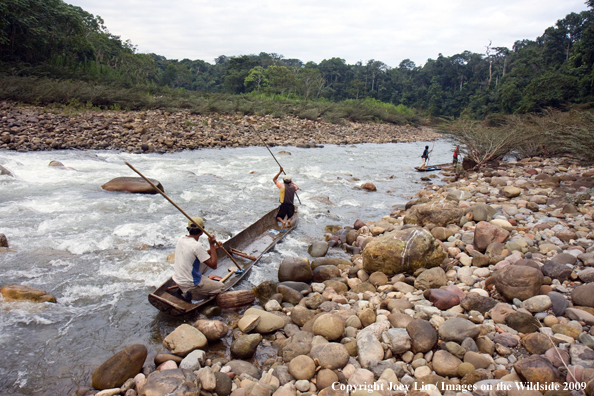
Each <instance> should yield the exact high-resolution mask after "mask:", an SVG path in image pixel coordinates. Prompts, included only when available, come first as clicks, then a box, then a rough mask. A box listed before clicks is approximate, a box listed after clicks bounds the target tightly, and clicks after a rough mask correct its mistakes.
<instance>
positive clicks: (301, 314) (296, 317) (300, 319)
mask: <svg viewBox="0 0 594 396" xmlns="http://www.w3.org/2000/svg"><path fill="white" fill-rule="evenodd" d="M314 316H315V313H314V311H311V310H309V309H307V308H306V307H304V306H301V305H298V306H296V307H295V308H293V310H292V311H291V320H292V321H293V322H294V323H295V324H296V325H297V326H299V327H303V326H304V325H305V323H307V322H308V321H310V320H312V319H313V318H314Z"/></svg>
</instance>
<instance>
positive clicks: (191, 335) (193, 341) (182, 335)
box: [163, 324, 207, 357]
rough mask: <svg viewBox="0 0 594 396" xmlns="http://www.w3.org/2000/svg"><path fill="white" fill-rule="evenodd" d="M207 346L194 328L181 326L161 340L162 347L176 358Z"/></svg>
mask: <svg viewBox="0 0 594 396" xmlns="http://www.w3.org/2000/svg"><path fill="white" fill-rule="evenodd" d="M206 344H207V339H206V337H205V336H204V334H202V332H200V330H198V329H197V328H195V327H192V326H190V325H189V324H182V325H180V326H179V327H178V328H176V329H175V330H173V332H172V333H171V334H169V335H168V336H167V337H165V339H164V340H163V347H164V348H165V349H168V350H170V351H171V353H173V354H174V355H177V356H182V357H184V356H186V355H187V354H188V353H190V352H192V351H193V350H194V349H201V348H203V347H204V346H206Z"/></svg>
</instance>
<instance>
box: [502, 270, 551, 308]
mask: <svg viewBox="0 0 594 396" xmlns="http://www.w3.org/2000/svg"><path fill="white" fill-rule="evenodd" d="M543 278H544V277H543V275H542V272H541V271H539V270H537V269H536V268H532V267H528V266H523V265H521V266H518V265H508V266H506V267H504V268H503V269H501V270H499V271H497V273H496V274H495V275H494V281H495V287H496V288H497V291H498V292H499V294H501V296H503V298H505V299H506V300H507V301H512V300H513V299H514V298H518V299H519V300H521V301H524V300H527V299H529V298H530V297H534V296H536V295H537V294H539V293H540V287H541V286H542V282H543Z"/></svg>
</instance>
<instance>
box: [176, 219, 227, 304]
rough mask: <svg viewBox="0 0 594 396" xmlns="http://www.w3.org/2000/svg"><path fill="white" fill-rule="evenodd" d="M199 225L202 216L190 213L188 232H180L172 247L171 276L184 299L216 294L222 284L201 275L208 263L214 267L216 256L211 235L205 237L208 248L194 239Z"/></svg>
mask: <svg viewBox="0 0 594 396" xmlns="http://www.w3.org/2000/svg"><path fill="white" fill-rule="evenodd" d="M198 226H199V227H198ZM203 229H204V220H202V218H200V217H192V219H191V221H188V227H187V230H188V235H184V236H182V237H181V238H180V239H179V240H178V242H177V245H176V247H175V262H174V265H173V280H174V281H175V283H176V284H177V286H178V287H179V290H180V295H181V297H182V298H183V299H184V300H185V301H187V302H190V301H192V300H201V299H204V298H208V297H210V296H213V295H215V294H218V293H220V292H221V290H222V288H223V287H224V286H225V285H224V284H223V283H221V282H217V281H214V280H210V279H208V277H206V276H204V273H205V272H206V271H207V270H208V268H209V267H210V268H212V269H217V263H218V258H217V240H216V239H215V237H214V236H213V235H210V236H209V237H208V243H209V245H210V248H209V250H208V252H207V251H206V249H204V248H203V247H202V245H201V244H200V242H198V239H200V236H201V235H202V234H203V231H202V230H203Z"/></svg>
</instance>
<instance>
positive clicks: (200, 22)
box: [66, 0, 587, 67]
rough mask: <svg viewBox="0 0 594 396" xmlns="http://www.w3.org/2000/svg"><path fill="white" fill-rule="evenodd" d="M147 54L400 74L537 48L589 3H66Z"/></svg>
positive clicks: (266, 0)
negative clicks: (466, 57) (364, 65)
mask: <svg viewBox="0 0 594 396" xmlns="http://www.w3.org/2000/svg"><path fill="white" fill-rule="evenodd" d="M66 1H67V2H69V3H70V4H74V5H77V6H80V7H82V8H83V9H85V10H86V11H88V12H90V13H92V14H95V15H99V16H101V17H102V18H103V19H104V20H105V24H106V26H107V28H108V29H109V31H110V32H111V33H112V34H115V35H119V36H121V38H122V39H123V40H127V39H129V40H131V41H132V43H133V44H135V45H137V47H138V52H143V53H150V52H153V53H156V54H159V55H163V56H165V57H167V58H169V59H180V60H181V59H184V58H188V59H192V60H194V59H201V60H204V61H206V62H209V63H214V59H215V58H216V57H218V56H219V55H227V56H235V55H247V54H258V53H260V52H268V53H272V52H274V53H277V54H282V55H283V56H284V57H285V58H298V59H300V60H302V61H303V62H308V61H314V62H316V63H319V62H320V61H322V60H323V59H330V58H332V57H339V58H343V59H345V60H346V61H347V63H349V64H353V63H355V62H358V61H363V62H366V61H368V60H369V59H375V60H380V61H383V62H384V63H386V64H387V65H388V66H391V67H396V66H398V64H400V62H401V61H402V60H403V59H406V58H409V59H411V60H413V61H414V62H415V63H416V64H417V65H422V64H424V63H425V62H426V61H427V59H429V58H431V59H435V58H437V56H438V54H439V53H442V54H443V55H444V56H451V55H454V54H457V53H461V52H463V51H464V50H469V51H472V52H479V53H484V52H485V46H486V45H487V44H489V41H492V42H493V44H492V45H493V46H495V47H508V48H511V47H512V46H513V43H514V42H515V41H516V40H521V39H530V40H534V39H535V38H536V37H537V36H540V35H542V33H543V32H544V30H545V29H546V28H547V27H549V26H552V25H554V24H555V22H556V21H557V20H558V19H561V18H564V17H565V16H566V15H567V14H569V13H570V12H580V11H583V10H586V9H587V7H586V5H585V4H584V2H585V0H495V1H492V0H376V1H369V2H366V1H354V0H342V1H339V0H299V1H296V0H276V1H271V0H219V1H212V0H211V1H206V0H193V1H192V0H117V1H116V0H101V1H98V0H66Z"/></svg>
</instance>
